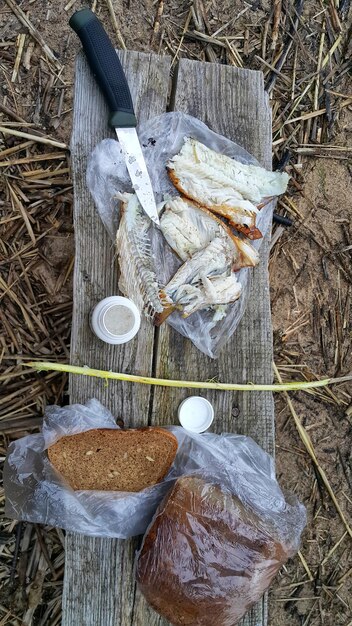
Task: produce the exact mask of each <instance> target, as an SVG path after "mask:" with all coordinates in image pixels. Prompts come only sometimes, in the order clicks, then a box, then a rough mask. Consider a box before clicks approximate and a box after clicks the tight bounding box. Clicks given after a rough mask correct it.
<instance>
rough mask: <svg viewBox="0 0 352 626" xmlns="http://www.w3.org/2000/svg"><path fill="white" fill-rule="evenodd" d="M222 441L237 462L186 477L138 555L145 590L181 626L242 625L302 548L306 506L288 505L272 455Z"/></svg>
mask: <svg viewBox="0 0 352 626" xmlns="http://www.w3.org/2000/svg"><path fill="white" fill-rule="evenodd" d="M222 445H223V446H224V452H225V453H226V452H228V453H229V452H231V453H235V456H233V457H228V458H233V465H232V464H230V463H228V462H227V463H225V464H224V465H223V467H222V468H219V467H218V468H215V471H214V472H209V471H206V472H199V473H198V474H197V473H195V474H193V475H192V476H184V477H182V478H180V479H178V480H177V481H176V483H175V485H174V487H173V489H172V490H171V491H170V492H169V493H168V495H167V496H166V498H165V499H164V501H163V502H162V504H161V505H160V507H159V509H158V511H157V513H156V515H155V516H154V520H153V522H152V523H151V525H150V527H149V529H148V530H147V532H146V534H145V536H144V539H143V543H142V547H141V550H140V552H139V554H138V557H137V563H136V577H137V582H138V584H139V588H140V590H141V591H142V593H143V595H144V596H145V598H146V600H147V601H148V602H149V604H150V605H151V606H152V607H153V608H154V609H155V610H156V611H157V612H158V613H160V615H162V616H163V617H164V618H166V619H167V620H169V621H170V623H171V624H173V625H174V626H185V625H186V624H187V626H214V625H215V624H216V626H234V624H237V623H238V622H239V620H240V619H241V618H242V617H243V616H244V614H245V613H246V612H247V611H248V609H249V608H250V607H251V606H252V605H253V604H254V603H255V602H257V601H258V600H259V599H260V597H261V596H262V595H263V593H264V592H265V591H266V589H268V587H269V585H270V583H271V581H272V579H273V578H274V576H275V575H276V574H277V572H278V571H279V569H280V568H281V567H282V565H284V563H285V562H286V561H287V559H288V558H289V557H291V556H293V555H294V554H295V553H296V552H297V550H298V548H299V541H300V535H301V532H302V530H303V527H304V525H305V521H306V517H305V510H304V507H302V505H299V504H298V503H297V502H295V501H293V500H291V501H289V500H288V501H287V502H286V503H285V501H284V498H283V496H282V494H281V493H280V491H279V489H278V486H277V483H275V481H274V478H273V477H271V478H270V476H269V473H268V474H266V471H267V470H269V465H268V464H267V463H265V458H264V456H265V455H264V453H263V452H262V451H260V450H258V448H257V446H255V444H254V443H253V442H252V441H251V440H248V439H247V438H244V437H239V438H238V437H232V436H229V437H228V439H226V440H225V441H223V442H222ZM262 462H263V465H262Z"/></svg>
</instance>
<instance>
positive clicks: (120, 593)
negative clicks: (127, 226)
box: [63, 53, 273, 626]
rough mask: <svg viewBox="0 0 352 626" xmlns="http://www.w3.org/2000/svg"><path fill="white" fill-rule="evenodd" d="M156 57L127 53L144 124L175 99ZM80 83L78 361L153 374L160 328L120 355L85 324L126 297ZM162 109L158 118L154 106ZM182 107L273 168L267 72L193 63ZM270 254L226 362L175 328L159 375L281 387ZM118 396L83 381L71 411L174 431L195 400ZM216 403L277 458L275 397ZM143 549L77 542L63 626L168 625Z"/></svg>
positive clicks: (225, 422) (181, 85) (95, 131)
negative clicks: (142, 585) (100, 305)
mask: <svg viewBox="0 0 352 626" xmlns="http://www.w3.org/2000/svg"><path fill="white" fill-rule="evenodd" d="M146 59H147V55H136V54H133V53H129V54H128V56H126V55H123V62H124V64H125V68H127V74H128V77H129V80H130V81H131V78H132V76H133V78H134V82H132V83H131V87H132V91H133V92H134V93H133V95H134V99H135V102H137V108H138V107H139V106H140V107H141V115H142V117H143V116H144V115H145V117H147V116H149V115H152V114H158V113H160V112H162V110H164V108H165V97H166V95H164V91H163V88H164V87H165V89H166V84H167V78H166V75H167V74H168V65H167V67H166V66H165V65H159V63H161V61H158V63H157V64H156V63H155V61H154V62H153V63H150V64H149V72H150V74H151V76H150V75H149V73H148V74H147V70H146V65H147V61H146ZM163 63H165V61H164V62H163ZM167 64H168V61H167ZM138 67H139V68H140V69H139V70H138ZM136 70H138V71H139V75H138V78H137V77H136V74H134V72H136ZM141 71H142V72H144V74H143V75H142V74H141ZM77 75H78V78H77V81H76V101H75V119H74V135H73V138H72V151H73V165H74V173H75V174H74V183H75V223H76V238H77V244H78V246H77V262H76V267H75V313H74V327H73V338H72V362H74V363H76V364H85V363H87V364H89V365H92V366H95V367H103V368H111V369H119V368H120V369H123V370H124V371H128V370H129V371H132V370H134V371H140V372H144V373H147V372H148V371H150V368H151V360H152V344H153V338H152V336H151V334H150V333H151V331H150V328H149V331H148V327H145V328H144V329H143V336H142V335H141V333H139V334H138V342H137V340H135V341H134V342H133V343H132V344H130V346H128V347H127V346H126V347H125V348H123V349H121V348H119V350H118V351H115V349H114V348H112V349H110V348H108V347H107V346H102V344H101V345H100V344H99V343H98V342H94V341H93V342H92V335H91V333H90V332H89V329H88V327H87V322H86V320H87V316H88V312H89V309H90V307H91V306H92V304H94V302H95V301H97V300H99V299H100V298H101V297H103V296H105V295H108V294H110V293H115V292H116V282H115V280H116V279H115V274H116V272H115V267H114V259H113V254H114V253H113V249H112V248H111V244H110V242H109V240H108V238H107V236H106V234H105V232H104V230H103V228H102V226H101V224H100V222H99V219H98V218H97V215H96V213H95V209H94V206H93V203H92V201H91V199H90V198H89V195H88V192H87V190H86V186H85V165H86V157H87V155H88V154H89V152H90V151H91V149H92V148H93V146H94V145H95V144H96V143H97V142H98V141H99V140H100V139H101V138H103V137H104V136H107V128H106V125H105V120H106V107H105V104H104V103H103V101H102V98H101V96H100V94H99V92H98V90H97V88H96V85H95V83H94V81H93V79H92V77H91V75H90V73H89V71H88V70H87V66H86V64H85V61H84V59H83V58H80V59H79V61H78V66H77ZM137 81H138V83H137ZM137 87H138V88H137ZM143 96H144V97H143ZM163 98H164V100H163ZM153 99H154V102H153ZM146 100H147V101H146ZM151 100H152V102H153V107H154V110H153V107H151V106H150V104H151ZM148 105H149V106H148ZM158 107H159V108H158ZM174 107H175V108H177V109H178V110H183V111H186V112H188V113H191V114H193V115H196V116H198V117H200V118H201V119H203V120H204V121H205V122H206V123H208V124H209V125H210V126H211V127H212V128H213V129H214V130H216V131H218V132H222V133H223V134H225V135H227V136H229V137H231V138H233V139H235V140H236V141H238V143H241V144H242V145H244V146H245V147H246V148H247V149H248V150H250V151H251V152H252V153H253V154H254V155H255V156H257V158H258V159H259V160H260V161H261V162H262V163H264V164H265V165H266V166H267V167H270V156H271V155H270V134H271V126H270V111H269V107H268V102H267V100H266V98H265V96H264V92H263V82H262V75H261V74H260V73H253V72H246V71H241V70H236V69H234V68H229V67H225V66H217V65H214V66H213V65H210V64H207V65H203V64H198V63H194V62H190V61H182V62H181V64H180V69H179V74H178V82H177V86H176V89H175V91H174ZM229 111H230V112H231V115H229ZM144 112H145V113H144ZM81 116H83V118H84V119H81ZM77 229H78V230H79V233H78V232H77ZM87 251H89V254H87ZM263 253H264V254H263ZM261 254H262V256H264V258H263V262H262V265H261V267H260V269H259V270H258V269H257V270H256V271H255V273H254V282H253V286H252V296H251V299H250V302H249V305H248V311H247V314H246V316H245V319H244V320H243V322H242V324H241V327H240V329H239V330H238V331H237V333H236V335H235V336H234V338H233V339H232V340H231V342H230V343H229V345H228V347H227V349H226V350H225V351H224V352H223V354H222V356H221V357H220V359H219V360H218V361H212V360H210V359H207V358H206V357H204V355H202V354H201V353H199V351H197V350H196V349H195V348H193V347H192V345H191V344H190V342H189V341H186V340H184V339H183V338H182V337H180V335H178V334H176V333H175V332H174V331H172V330H170V329H169V328H168V327H167V326H164V327H163V328H162V329H161V331H160V336H159V339H158V353H157V359H156V371H157V374H159V375H163V376H169V377H171V376H175V377H181V376H182V377H184V376H190V377H191V378H197V377H199V378H200V379H203V378H204V377H207V378H210V377H213V376H216V377H218V378H220V379H221V380H258V381H259V380H260V381H263V382H264V381H269V380H270V379H271V365H270V364H271V357H272V355H271V350H272V339H271V324H270V322H269V320H270V309H269V294H268V277H267V269H266V265H267V254H268V252H267V243H266V244H264V247H263V248H262V252H261ZM106 268H108V269H109V271H107V269H106ZM129 347H130V348H131V350H129ZM102 348H103V349H102ZM118 389H119V393H118V394H117V393H116V386H114V387H112V386H110V387H107V388H106V387H105V386H104V385H103V384H102V383H101V381H95V380H94V379H88V378H87V379H81V378H76V379H72V380H71V401H73V402H74V401H82V402H84V401H86V400H87V398H89V397H93V396H94V397H97V398H98V399H100V400H101V401H102V402H103V403H104V404H105V405H106V406H108V407H109V408H110V409H111V410H112V411H113V412H114V414H115V415H123V416H124V417H126V416H127V415H131V422H128V424H127V425H134V424H141V423H143V418H144V423H145V420H146V419H147V414H148V409H146V407H150V408H151V409H152V421H153V423H167V422H170V421H172V422H173V421H174V420H175V414H176V409H177V405H178V403H179V401H180V400H181V399H182V398H183V397H185V396H186V395H188V392H185V393H182V392H181V391H179V390H178V391H177V390H170V389H169V390H166V391H165V390H162V389H157V390H155V391H154V390H152V392H150V390H149V389H148V388H144V387H143V388H140V387H138V391H137V389H134V388H132V387H128V386H124V385H121V386H120V385H119V387H118ZM208 397H209V399H211V401H213V403H214V406H215V408H216V414H217V420H216V429H217V430H218V431H219V432H220V431H221V430H227V431H235V430H236V431H237V432H243V433H245V434H251V435H252V436H253V437H254V438H255V439H256V440H257V441H258V442H259V443H261V444H262V445H263V446H264V447H265V448H266V449H268V450H269V451H271V452H272V451H273V404H272V397H271V395H270V394H252V393H251V394H248V395H245V394H242V396H240V395H236V394H226V393H217V394H212V393H210V394H208ZM238 411H239V414H238V415H237V413H238ZM234 416H236V417H234ZM139 418H140V419H139ZM135 545H136V544H135V542H118V541H109V540H97V539H91V538H85V537H81V536H76V535H72V534H69V535H68V537H67V546H66V547H67V549H66V574H65V586H64V605H63V626H76V624H80V625H81V624H82V626H86V625H87V626H93V624H94V626H125V625H128V626H130V624H133V626H156V625H157V624H158V625H161V624H166V622H165V621H164V620H162V619H161V618H160V617H159V616H157V615H156V613H155V612H154V611H153V610H152V609H150V608H149V607H147V606H146V604H145V602H144V600H143V599H142V598H141V596H140V594H139V593H138V592H137V594H135V587H134V582H133V576H132V564H133V557H134V548H135ZM243 623H244V624H246V626H254V624H256V626H257V625H259V624H260V625H262V624H265V623H266V601H265V600H264V601H263V602H261V603H260V605H258V607H255V608H254V609H253V610H252V611H251V612H250V614H249V616H248V617H247V618H246V619H245V620H244V622H243Z"/></svg>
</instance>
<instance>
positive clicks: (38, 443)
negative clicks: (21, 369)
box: [4, 400, 305, 550]
mask: <svg viewBox="0 0 352 626" xmlns="http://www.w3.org/2000/svg"><path fill="white" fill-rule="evenodd" d="M93 428H118V426H117V425H116V423H115V419H114V417H113V416H112V414H111V413H110V412H109V411H108V410H107V409H106V408H104V407H103V406H102V405H101V404H100V402H98V401H97V400H90V401H89V402H87V403H86V404H85V405H80V404H74V405H70V406H66V407H63V408H60V407H57V406H52V407H48V408H47V409H46V413H45V417H44V422H43V427H42V432H41V433H39V434H35V435H28V436H27V437H23V438H22V439H18V440H17V441H15V442H13V443H12V444H11V445H10V446H9V450H8V454H7V459H6V463H5V469H4V486H5V496H6V511H5V512H6V515H7V516H8V517H11V518H14V519H22V520H27V521H30V522H37V523H42V524H48V525H50V526H58V527H61V528H65V529H67V530H71V531H74V532H78V533H82V534H85V535H95V536H101V537H119V538H127V537H132V536H134V535H139V534H143V533H144V532H145V530H146V528H147V527H148V525H149V524H150V522H151V520H152V517H153V515H154V513H155V511H156V509H157V507H158V505H159V504H160V502H161V501H162V499H163V497H164V496H165V495H166V494H167V492H168V491H169V490H170V489H171V488H172V486H173V484H174V482H175V479H178V478H180V477H181V476H192V475H193V474H195V475H198V474H199V472H201V473H202V476H208V477H209V480H210V477H212V478H211V480H210V482H212V481H215V482H218V484H221V485H223V486H224V488H227V489H229V490H230V491H231V493H234V494H237V495H238V497H239V498H240V499H241V501H242V502H243V503H244V504H248V506H250V507H254V508H255V510H256V511H257V512H258V515H259V516H260V517H261V519H262V521H263V524H264V525H265V524H266V523H267V522H268V523H271V524H273V525H275V528H276V529H277V532H278V533H279V536H280V537H281V536H282V541H283V542H284V543H285V545H290V546H292V549H293V550H295V549H297V546H298V542H299V535H300V532H301V529H302V528H303V526H304V523H305V513H304V507H303V506H302V505H300V504H299V503H298V502H296V501H294V502H292V503H287V502H286V501H285V498H284V496H283V494H282V492H281V490H280V487H279V485H278V484H277V482H276V480H275V473H274V464H273V460H272V458H271V457H270V456H269V455H268V454H266V453H265V452H264V451H263V450H262V449H261V448H260V447H259V446H258V445H257V444H256V443H255V442H254V441H253V440H252V439H250V438H249V437H242V436H237V435H229V434H223V435H216V434H212V433H205V434H202V435H198V434H193V433H191V432H187V431H186V430H184V429H183V428H182V427H180V426H169V427H168V428H167V429H168V430H170V431H171V432H172V433H174V435H175V436H176V437H177V440H178V451H177V454H176V458H175V461H174V463H173V465H172V466H171V469H170V471H169V473H168V474H167V476H166V477H165V479H164V480H163V481H162V482H161V483H159V484H157V485H155V486H153V487H149V488H148V489H144V490H143V491H141V492H139V493H119V492H112V491H74V490H73V489H71V487H70V486H69V485H68V484H67V483H66V482H65V481H64V479H63V478H62V477H61V476H60V475H59V474H58V473H57V472H56V471H55V470H54V468H53V467H52V465H51V463H50V462H49V460H48V456H47V453H46V450H47V448H48V447H49V446H51V445H52V444H54V443H55V442H56V441H57V440H58V439H60V438H61V437H63V436H67V435H74V434H77V433H80V432H84V431H87V430H91V429H93Z"/></svg>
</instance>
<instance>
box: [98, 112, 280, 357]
mask: <svg viewBox="0 0 352 626" xmlns="http://www.w3.org/2000/svg"><path fill="white" fill-rule="evenodd" d="M138 133H139V138H140V142H141V145H142V148H143V151H144V156H145V160H146V163H147V167H148V171H149V173H150V177H151V180H152V185H153V189H154V193H155V196H156V201H157V202H158V203H160V202H163V201H164V200H165V199H167V198H170V197H174V196H178V195H179V194H178V192H177V190H176V189H175V187H174V186H173V184H172V182H171V181H170V179H169V176H168V174H167V170H166V163H167V162H168V161H169V159H171V158H172V157H173V156H174V155H175V154H177V153H178V152H179V151H180V149H181V147H182V144H183V141H184V139H185V137H192V138H194V139H197V140H198V141H200V142H201V143H203V144H205V145H206V146H208V147H209V148H212V149H213V150H215V151H217V152H220V153H222V154H226V155H227V156H230V157H234V158H236V159H237V160H238V161H241V163H248V164H254V165H258V162H257V161H256V159H254V157H252V156H251V155H250V154H249V153H248V152H246V150H244V149H243V148H241V147H240V146H238V145H237V144H236V143H234V142H233V141H230V140H229V139H227V138H226V137H223V136H221V135H218V134H217V133H214V132H213V131H211V130H210V129H209V128H208V127H207V126H206V125H205V124H203V122H200V121H199V120H198V119H196V118H194V117H191V116H189V115H186V114H184V113H177V112H175V113H165V114H163V115H161V116H160V117H156V118H152V119H151V120H149V121H148V122H146V123H145V124H143V125H142V126H141V127H140V128H139V130H138ZM87 184H88V187H89V190H90V192H91V194H92V196H93V198H94V201H95V204H96V207H97V209H98V212H99V215H100V217H101V219H102V221H103V223H104V225H105V227H106V228H107V230H108V232H109V233H110V235H111V238H112V239H113V241H115V238H116V232H117V228H118V223H119V200H118V194H120V193H121V192H131V191H132V187H131V182H130V179H129V175H128V172H127V168H126V165H125V163H124V160H123V156H122V154H121V150H120V146H119V143H118V142H117V141H115V140H113V139H105V140H104V141H102V142H101V143H100V144H98V145H97V146H96V148H95V150H94V151H93V153H92V154H91V156H90V159H89V162H88V168H87ZM274 204H275V202H270V203H269V204H267V205H265V207H263V209H262V210H261V211H259V214H258V216H257V227H258V228H259V230H260V231H261V232H262V234H263V236H265V235H266V234H267V233H268V232H270V228H271V222H272V214H273V208H274ZM148 236H149V237H150V242H151V247H152V252H153V258H154V260H155V273H156V277H157V280H158V283H159V285H160V286H161V287H163V286H165V285H166V284H167V283H168V281H169V280H170V278H171V277H172V276H173V275H174V274H175V272H176V271H177V269H178V268H179V267H180V265H181V264H182V262H181V261H180V259H179V258H178V257H177V255H176V254H175V253H174V252H173V251H172V250H171V248H170V247H169V245H168V244H167V242H166V240H165V239H164V237H163V236H162V234H161V232H160V231H159V230H158V229H157V228H156V227H155V226H154V225H151V226H150V229H149V232H148ZM261 243H262V239H258V240H256V241H252V242H251V245H253V247H254V248H255V249H256V250H258V249H259V248H260V245H261ZM252 271H253V270H252V269H249V268H244V269H241V270H240V271H239V272H237V274H236V277H237V279H238V281H239V282H240V283H241V285H242V294H241V296H240V298H239V299H238V300H236V302H233V303H232V304H229V305H228V308H227V312H226V315H225V316H224V317H223V318H222V319H220V320H219V319H217V316H216V315H214V310H213V309H202V310H200V311H196V312H195V313H193V314H192V315H190V316H189V317H187V318H183V317H182V315H181V313H180V312H178V311H176V312H174V313H173V314H172V315H171V316H170V317H169V318H168V319H167V323H169V324H170V325H171V326H172V327H173V328H175V329H176V330H177V331H178V332H179V333H181V334H182V335H184V336H185V337H188V338H189V339H190V340H191V341H192V342H193V343H194V345H195V346H196V347H197V348H198V349H199V350H201V351H202V352H204V353H205V354H207V355H208V356H210V357H212V358H216V357H217V356H218V355H219V352H220V351H221V349H222V348H223V346H224V345H225V343H226V342H227V341H228V339H229V338H230V337H231V335H232V334H233V333H234V331H235V330H236V328H237V326H238V324H239V322H240V320H241V318H242V316H243V313H244V311H245V307H246V302H247V298H248V294H249V287H250V277H251V273H252ZM126 295H128V294H126Z"/></svg>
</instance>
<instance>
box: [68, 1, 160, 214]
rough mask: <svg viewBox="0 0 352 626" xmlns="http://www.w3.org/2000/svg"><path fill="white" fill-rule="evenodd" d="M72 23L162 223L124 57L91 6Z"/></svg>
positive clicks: (135, 175) (137, 186)
mask: <svg viewBox="0 0 352 626" xmlns="http://www.w3.org/2000/svg"><path fill="white" fill-rule="evenodd" d="M69 24H70V26H71V28H72V29H73V30H74V31H75V32H76V33H77V35H78V37H79V38H80V40H81V42H82V46H83V50H84V52H85V55H86V57H87V60H88V64H89V67H90V69H91V70H92V72H93V74H94V75H95V78H96V80H97V83H98V85H99V86H100V88H101V90H102V92H103V94H104V96H105V99H106V101H107V104H108V106H109V109H110V116H109V125H110V126H111V127H112V128H114V130H115V131H116V135H117V138H118V140H119V143H120V147H121V150H122V154H123V156H124V159H125V163H126V167H127V170H128V173H129V175H130V178H131V182H132V186H133V188H134V191H135V192H136V194H137V197H138V199H139V201H140V203H141V205H142V207H143V209H144V211H145V212H146V214H147V215H148V216H149V217H150V219H151V220H152V221H153V222H154V223H155V224H157V225H159V217H158V211H157V208H156V203H155V197H154V192H153V188H152V184H151V180H150V177H149V174H148V170H147V166H146V163H145V159H144V155H143V152H142V148H141V144H140V142H139V139H138V135H137V131H136V126H137V119H136V116H135V113H134V109H133V103H132V97H131V93H130V90H129V87H128V83H127V80H126V76H125V73H124V71H123V69H122V65H121V63H120V59H119V57H118V56H117V54H116V51H115V49H114V47H113V45H112V43H111V41H110V39H109V37H108V35H107V33H106V32H105V30H104V27H103V25H102V24H101V22H100V21H99V20H98V18H97V17H96V15H95V14H94V13H93V12H92V11H90V9H81V10H80V11H76V13H74V14H73V15H72V17H71V18H70V21H69Z"/></svg>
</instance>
